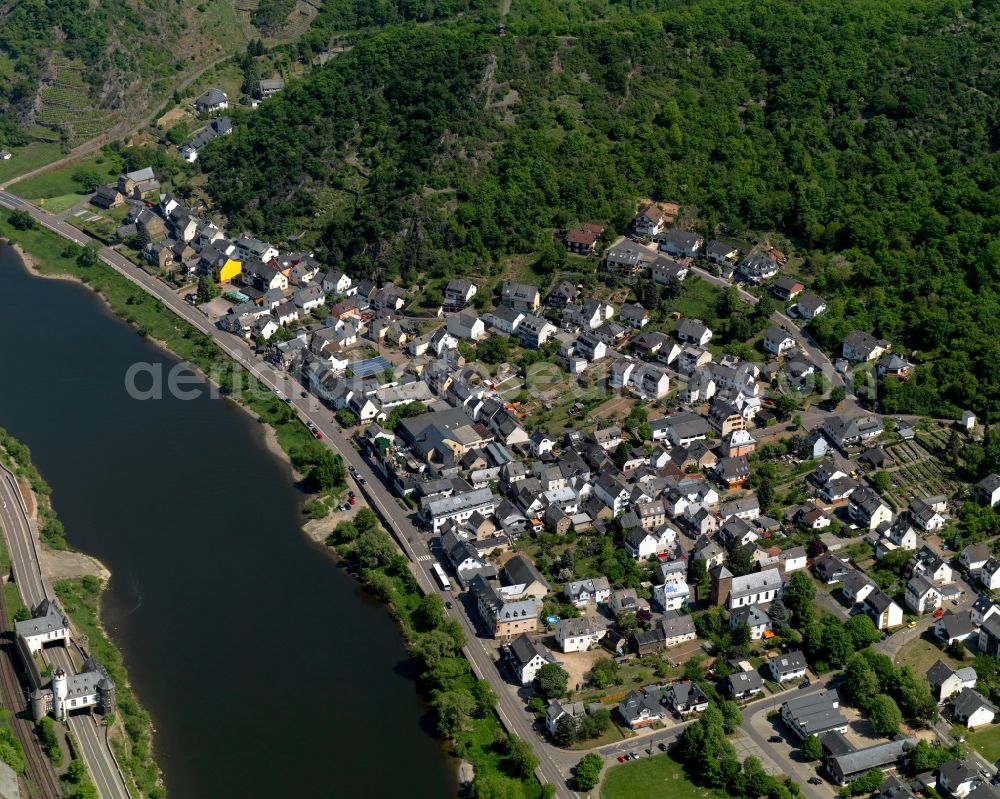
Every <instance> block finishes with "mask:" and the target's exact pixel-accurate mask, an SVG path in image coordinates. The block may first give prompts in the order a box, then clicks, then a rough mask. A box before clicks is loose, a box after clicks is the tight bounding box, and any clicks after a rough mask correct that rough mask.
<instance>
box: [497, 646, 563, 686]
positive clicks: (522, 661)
mask: <svg viewBox="0 0 1000 799" xmlns="http://www.w3.org/2000/svg"><path fill="white" fill-rule="evenodd" d="M506 654H507V662H508V663H509V664H510V666H511V668H512V670H513V671H514V673H515V674H516V675H517V678H518V680H519V681H520V683H521V685H531V683H532V682H534V680H535V677H536V676H537V675H538V672H539V670H540V669H541V668H542V666H544V665H545V664H546V663H555V658H553V657H552V655H551V654H550V653H549V651H548V650H547V649H546V648H545V647H544V646H542V645H541V644H540V643H538V642H537V641H535V640H533V639H532V638H530V637H529V636H527V635H523V634H522V635H519V636H518V637H517V638H515V639H514V640H513V641H512V642H511V644H510V646H509V647H507V651H506Z"/></svg>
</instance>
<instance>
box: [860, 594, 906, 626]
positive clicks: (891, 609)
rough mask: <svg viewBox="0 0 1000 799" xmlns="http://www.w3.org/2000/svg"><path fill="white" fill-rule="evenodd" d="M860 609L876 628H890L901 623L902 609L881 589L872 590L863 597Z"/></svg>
mask: <svg viewBox="0 0 1000 799" xmlns="http://www.w3.org/2000/svg"><path fill="white" fill-rule="evenodd" d="M862 609H863V610H864V612H865V613H866V614H867V615H868V617H869V618H870V619H871V620H872V621H873V622H875V628H876V629H878V630H892V629H894V628H896V627H898V626H899V625H900V624H902V623H903V609H902V608H901V607H900V606H899V605H897V604H896V603H895V602H893V600H892V598H891V597H890V596H889V595H888V594H886V593H885V592H884V591H882V590H877V591H872V592H871V593H870V594H869V595H868V596H867V597H865V600H864V602H863V603H862Z"/></svg>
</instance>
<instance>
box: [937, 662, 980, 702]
mask: <svg viewBox="0 0 1000 799" xmlns="http://www.w3.org/2000/svg"><path fill="white" fill-rule="evenodd" d="M926 677H927V682H928V683H929V684H930V686H931V693H932V694H934V698H935V699H936V700H937V702H938V704H939V705H943V704H944V703H945V702H947V701H948V700H949V699H951V697H953V696H955V695H956V694H958V693H960V692H961V691H962V689H964V688H974V687H975V686H976V680H977V679H978V676H977V675H976V670H975V669H974V668H972V667H971V666H969V667H966V668H963V669H958V670H957V671H956V670H954V669H952V668H951V667H950V666H949V665H948V664H947V663H945V662H944V661H941V660H938V661H937V662H935V663H934V665H933V666H931V667H930V668H929V669H928V670H927V674H926Z"/></svg>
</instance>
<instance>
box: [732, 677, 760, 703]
mask: <svg viewBox="0 0 1000 799" xmlns="http://www.w3.org/2000/svg"><path fill="white" fill-rule="evenodd" d="M722 684H723V691H724V693H725V694H726V695H727V696H729V697H730V698H732V699H734V700H736V701H737V702H746V701H747V700H749V699H753V698H754V697H755V696H759V695H760V694H762V693H763V692H764V679H763V678H762V677H761V676H760V674H758V673H757V672H756V671H738V672H736V673H735V674H730V675H729V676H728V677H724V678H723V680H722Z"/></svg>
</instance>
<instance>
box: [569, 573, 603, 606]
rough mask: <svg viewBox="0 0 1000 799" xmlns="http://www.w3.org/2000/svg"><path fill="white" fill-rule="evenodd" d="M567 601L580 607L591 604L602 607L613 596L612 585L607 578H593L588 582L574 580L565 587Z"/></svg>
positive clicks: (587, 580)
mask: <svg viewBox="0 0 1000 799" xmlns="http://www.w3.org/2000/svg"><path fill="white" fill-rule="evenodd" d="M563 593H564V594H565V595H566V599H568V600H569V601H570V602H572V603H573V604H574V605H576V606H577V607H578V608H579V607H586V606H587V605H588V604H590V603H591V602H595V603H597V604H598V605H601V604H603V603H605V602H607V601H608V598H609V597H610V596H611V584H610V583H609V582H608V578H607V577H603V576H602V577H593V578H588V579H586V580H573V581H572V582H569V583H566V585H564V586H563Z"/></svg>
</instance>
